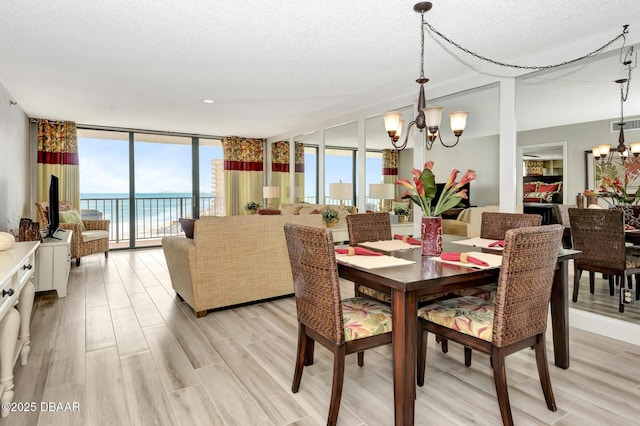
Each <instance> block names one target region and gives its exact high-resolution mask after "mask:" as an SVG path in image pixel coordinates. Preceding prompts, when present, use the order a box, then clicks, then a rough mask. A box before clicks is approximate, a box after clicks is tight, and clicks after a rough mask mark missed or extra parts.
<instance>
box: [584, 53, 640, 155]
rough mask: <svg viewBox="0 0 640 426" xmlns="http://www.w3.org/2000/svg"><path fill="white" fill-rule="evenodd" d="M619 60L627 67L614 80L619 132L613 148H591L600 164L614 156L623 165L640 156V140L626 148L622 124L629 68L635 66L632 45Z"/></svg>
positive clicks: (601, 146) (606, 146)
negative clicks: (625, 70) (618, 87)
mask: <svg viewBox="0 0 640 426" xmlns="http://www.w3.org/2000/svg"><path fill="white" fill-rule="evenodd" d="M620 62H621V63H622V65H623V66H624V67H626V68H627V78H621V79H618V80H616V81H615V83H616V84H618V85H619V86H620V121H619V122H618V127H619V128H620V133H619V134H618V146H617V147H616V148H615V150H611V145H610V144H601V145H598V146H596V147H593V148H592V149H591V153H592V154H593V158H595V159H596V161H599V162H600V164H602V165H605V164H610V163H611V162H612V161H613V159H614V158H617V160H618V162H619V163H620V164H621V165H623V166H624V163H625V162H626V161H633V162H638V161H640V159H638V156H640V142H633V143H631V144H630V145H629V149H627V147H626V145H625V144H624V126H625V124H627V123H625V122H624V103H625V102H626V100H627V98H628V96H629V83H631V70H632V69H634V68H635V67H636V63H635V62H636V61H635V58H634V55H633V46H631V47H629V49H628V50H627V53H626V54H625V55H624V58H623V57H622V54H621V55H620ZM629 150H631V155H632V156H633V157H630V156H629ZM616 153H617V155H616Z"/></svg>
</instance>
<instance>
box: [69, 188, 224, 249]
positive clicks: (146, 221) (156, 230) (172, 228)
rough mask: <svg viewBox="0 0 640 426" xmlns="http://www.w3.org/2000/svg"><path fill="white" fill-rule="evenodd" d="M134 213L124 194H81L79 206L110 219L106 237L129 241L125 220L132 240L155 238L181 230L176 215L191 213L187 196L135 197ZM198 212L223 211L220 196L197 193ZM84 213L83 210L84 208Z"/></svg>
mask: <svg viewBox="0 0 640 426" xmlns="http://www.w3.org/2000/svg"><path fill="white" fill-rule="evenodd" d="M134 202H135V215H134V217H133V218H132V217H131V209H130V208H129V206H130V201H129V199H128V198H82V199H80V208H81V209H82V210H87V209H89V210H97V211H98V212H100V213H101V216H102V218H104V219H108V220H110V221H111V224H110V228H109V241H110V242H111V243H120V242H123V241H129V236H130V231H129V228H130V226H129V224H130V223H131V220H133V221H134V223H135V225H136V226H135V239H136V240H157V239H161V238H162V237H166V236H169V235H178V234H180V232H182V229H181V228H180V224H179V223H178V219H179V218H181V217H192V209H191V197H190V196H187V197H136V198H135V201H134ZM199 210H200V216H205V215H207V216H210V215H217V216H221V215H224V198H223V197H203V196H201V197H200V205H199ZM85 213H86V212H85Z"/></svg>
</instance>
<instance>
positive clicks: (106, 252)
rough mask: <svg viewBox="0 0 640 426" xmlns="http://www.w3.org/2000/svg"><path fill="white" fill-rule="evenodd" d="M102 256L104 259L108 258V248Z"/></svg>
mask: <svg viewBox="0 0 640 426" xmlns="http://www.w3.org/2000/svg"><path fill="white" fill-rule="evenodd" d="M104 258H105V259H108V258H109V250H107V251H105V252H104Z"/></svg>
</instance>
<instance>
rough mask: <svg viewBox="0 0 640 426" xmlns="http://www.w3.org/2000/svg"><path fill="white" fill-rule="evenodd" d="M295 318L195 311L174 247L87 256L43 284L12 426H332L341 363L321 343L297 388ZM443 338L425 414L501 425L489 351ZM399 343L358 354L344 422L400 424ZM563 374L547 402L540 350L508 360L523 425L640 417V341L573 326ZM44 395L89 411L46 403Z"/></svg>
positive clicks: (285, 307) (452, 421)
mask: <svg viewBox="0 0 640 426" xmlns="http://www.w3.org/2000/svg"><path fill="white" fill-rule="evenodd" d="M265 273H268V271H265ZM342 288H343V297H346V296H349V295H350V293H352V286H351V284H350V283H347V282H345V283H343V286H342ZM585 289H587V287H583V288H582V289H581V290H583V291H582V292H581V296H585V295H588V289H587V290H586V291H585ZM607 297H608V296H607ZM296 327H297V326H296V315H295V303H294V299H293V298H286V299H280V300H277V301H272V302H267V303H261V304H256V305H251V306H245V307H240V308H235V309H227V310H222V311H217V312H211V313H209V314H208V315H207V316H206V317H204V318H200V319H196V318H195V316H194V314H193V312H192V310H191V309H190V308H189V307H188V306H187V305H186V304H185V303H184V302H180V301H179V300H178V299H177V298H176V297H175V293H174V292H173V291H172V289H171V282H170V279H169V275H168V272H167V269H166V265H165V260H164V255H163V253H162V250H161V249H145V250H137V251H114V252H112V253H111V254H110V256H109V259H108V260H105V259H104V257H103V256H101V255H94V256H89V257H85V258H83V260H82V264H81V266H80V267H78V268H76V267H75V266H73V267H72V268H71V273H70V277H69V286H68V296H67V297H66V298H63V299H58V298H57V296H56V294H55V293H52V292H47V293H38V294H37V296H36V304H35V309H34V313H33V319H32V325H31V342H32V344H31V348H32V349H31V356H30V359H29V364H28V365H27V366H24V367H23V366H19V365H18V366H16V369H15V375H16V377H15V391H16V393H15V401H16V402H36V405H37V410H36V411H35V412H27V413H19V412H14V413H11V414H10V415H9V417H7V418H4V419H2V420H0V426H5V425H11V426H19V425H56V426H60V425H130V424H135V425H142V424H153V425H184V426H187V425H189V426H191V425H243V426H244V425H299V426H307V425H323V424H326V416H327V411H328V402H329V391H330V386H331V377H332V360H331V357H330V354H329V352H328V351H326V350H325V349H324V348H322V347H321V346H320V345H317V346H316V360H315V364H314V365H312V366H309V367H307V368H305V371H304V374H303V378H302V384H301V386H300V392H299V393H298V394H292V393H291V390H290V388H291V379H292V373H293V365H294V355H295V348H296V335H297V328H296ZM430 337H431V340H430V343H429V352H428V354H427V364H428V365H427V378H426V384H425V387H424V388H418V393H417V399H416V424H418V425H466V424H471V423H473V424H480V425H496V424H500V423H501V422H500V413H499V410H498V404H497V401H496V398H495V390H494V385H493V378H492V373H491V369H490V367H489V362H488V358H487V357H486V356H484V355H482V354H480V353H474V359H473V365H472V366H471V368H465V366H464V363H463V352H462V349H461V348H460V347H459V346H458V345H456V344H453V343H452V344H450V350H449V353H448V354H443V353H441V352H440V350H439V348H437V347H436V346H435V343H434V341H433V338H432V337H433V336H430ZM547 341H548V342H549V343H548V348H549V354H550V355H551V350H552V346H553V345H552V344H551V342H550V339H549V338H548V340H547ZM390 349H391V348H390V347H388V346H387V347H383V348H380V349H377V350H372V351H367V353H366V355H365V366H364V367H363V368H360V367H358V366H357V363H356V360H355V355H352V356H350V357H349V358H348V361H347V364H348V365H347V368H346V377H345V386H344V392H343V396H342V406H341V409H340V417H339V424H341V425H392V424H393V386H392V371H391V368H392V366H391V350H390ZM551 359H552V358H551ZM550 370H551V379H552V384H553V389H554V392H555V395H556V401H557V405H558V411H556V412H551V411H548V410H547V408H546V405H545V403H544V398H543V396H542V391H541V388H540V384H539V380H538V376H537V371H536V367H535V359H534V352H533V351H531V350H524V351H521V352H519V353H517V354H514V355H512V356H509V357H508V358H507V377H508V382H509V385H510V387H509V393H510V397H511V404H512V407H513V415H514V419H515V422H516V424H518V425H629V424H637V422H638V419H639V415H640V347H638V346H633V345H630V344H626V343H623V342H620V341H616V340H612V339H608V338H605V337H602V336H597V335H594V334H591V333H588V332H585V331H581V330H577V329H573V328H572V329H571V367H570V368H569V369H568V370H561V369H559V368H556V367H555V366H551V367H550ZM42 401H44V402H47V403H58V402H61V403H63V404H66V403H69V407H73V403H77V406H79V410H78V411H66V412H65V411H51V410H45V411H41V408H42V406H41V402H42ZM47 407H50V404H47ZM54 408H55V406H54ZM62 408H64V406H63V407H62Z"/></svg>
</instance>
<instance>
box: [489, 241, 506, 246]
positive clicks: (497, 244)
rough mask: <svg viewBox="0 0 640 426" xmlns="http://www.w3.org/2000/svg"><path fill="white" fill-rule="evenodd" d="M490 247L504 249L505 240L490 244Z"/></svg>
mask: <svg viewBox="0 0 640 426" xmlns="http://www.w3.org/2000/svg"><path fill="white" fill-rule="evenodd" d="M489 247H504V240H500V241H496V242H493V243H491V244H489Z"/></svg>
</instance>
